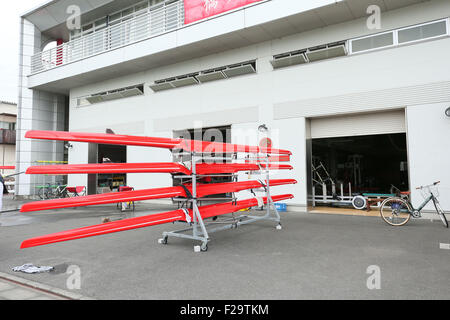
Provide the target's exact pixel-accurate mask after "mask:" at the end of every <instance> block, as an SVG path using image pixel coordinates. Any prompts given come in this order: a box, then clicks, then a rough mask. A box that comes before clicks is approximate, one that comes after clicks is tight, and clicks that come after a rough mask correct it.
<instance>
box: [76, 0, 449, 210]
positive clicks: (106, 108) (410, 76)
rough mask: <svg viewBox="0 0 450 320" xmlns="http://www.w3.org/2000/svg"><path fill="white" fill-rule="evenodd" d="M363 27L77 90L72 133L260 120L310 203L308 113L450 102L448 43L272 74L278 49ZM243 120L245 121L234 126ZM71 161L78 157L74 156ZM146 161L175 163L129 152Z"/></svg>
mask: <svg viewBox="0 0 450 320" xmlns="http://www.w3.org/2000/svg"><path fill="white" fill-rule="evenodd" d="M434 3H436V2H434ZM440 3H441V4H442V6H441V7H440V6H433V5H432V3H431V2H430V3H427V4H423V5H420V6H417V7H416V6H412V7H409V8H406V9H405V10H400V11H399V12H397V13H395V12H391V13H388V14H386V15H385V16H384V17H383V21H384V22H383V27H384V28H386V29H388V28H390V27H400V26H406V25H409V24H414V23H418V22H425V21H430V20H433V19H436V18H439V17H442V16H445V15H447V16H448V15H450V10H449V8H450V6H449V5H448V3H444V2H440ZM439 9H441V10H439ZM420 19H423V20H422V21H420ZM364 22H365V20H364V19H363V20H357V21H352V22H349V23H344V24H339V25H334V26H330V27H327V28H323V29H318V30H313V31H310V32H306V33H303V34H298V35H294V36H291V37H287V38H283V39H278V40H275V41H270V42H264V43H260V44H258V45H252V46H248V47H245V48H240V49H235V50H230V51H226V52H222V53H219V54H214V55H210V56H207V57H203V58H201V59H194V60H188V61H185V62H183V63H178V64H174V65H170V66H165V67H161V68H157V69H154V70H149V71H142V72H139V73H136V74H133V75H129V76H126V77H120V78H116V79H106V80H105V81H103V82H98V83H96V84H94V85H86V86H81V87H77V88H73V89H72V90H71V93H70V130H75V131H86V132H105V131H104V130H105V129H106V128H111V129H113V130H114V131H115V132H117V133H128V134H144V135H148V136H163V137H164V136H167V137H170V136H171V131H172V130H179V129H188V128H193V126H194V122H195V119H202V121H203V126H204V127H209V126H221V125H230V124H233V131H235V130H237V129H245V128H247V129H249V128H253V130H254V129H255V128H257V126H258V125H259V124H262V123H266V124H267V125H268V126H269V127H271V128H272V129H273V130H277V131H278V133H279V137H280V139H279V142H278V143H277V144H276V147H280V148H285V149H290V150H292V151H293V152H294V156H293V162H292V164H293V165H294V167H295V170H296V171H294V172H293V175H294V176H295V178H297V179H298V180H299V184H298V185H296V186H294V187H292V188H291V187H286V188H287V189H285V190H288V191H289V192H293V193H294V194H295V195H296V199H294V200H292V201H291V203H295V204H297V205H300V206H303V205H306V163H305V159H304V158H305V145H304V144H305V117H316V116H326V115H336V114H345V113H358V112H370V111H378V110H388V109H398V108H404V107H405V106H410V108H411V107H412V106H414V105H423V104H424V103H440V102H444V101H450V89H449V88H450V74H449V72H448V70H450V60H449V59H448V52H450V39H449V38H445V39H440V40H435V41H429V42H423V43H419V44H415V45H410V46H403V47H401V48H394V49H387V50H380V51H377V52H372V53H367V54H360V55H356V56H349V57H342V58H337V59H330V60H327V61H323V62H317V63H311V64H307V65H300V66H294V67H289V68H285V69H280V70H273V69H272V67H271V65H270V63H269V61H270V60H271V58H272V55H273V54H275V53H281V52H284V51H291V50H296V49H301V48H305V47H308V46H313V45H317V44H322V43H327V42H330V41H336V40H343V39H346V38H348V37H351V36H353V37H355V36H358V35H361V34H364V33H367V32H368V31H367V29H366V28H365V23H364ZM250 59H257V69H258V73H257V74H256V75H255V74H252V75H245V76H241V77H237V78H234V79H226V80H220V81H214V82H211V83H206V84H201V85H198V86H190V87H183V88H178V89H173V90H169V91H164V92H159V93H154V92H153V91H152V90H151V89H149V87H148V85H149V84H152V83H153V81H154V80H157V79H161V78H166V77H170V76H177V75H181V74H186V73H189V72H195V71H199V70H204V69H208V68H211V67H218V66H223V65H227V64H232V63H237V62H242V61H247V60H250ZM138 83H144V84H145V94H144V95H143V96H138V97H133V98H128V99H121V100H116V101H110V102H105V103H99V104H95V105H91V106H88V107H82V108H78V107H76V99H77V98H78V97H82V96H86V95H89V94H93V93H98V92H102V91H107V90H112V89H115V88H121V87H126V86H129V85H135V84H138ZM242 110H246V111H245V112H243V111H242ZM252 110H253V111H252ZM249 112H250V115H251V114H252V112H253V113H254V115H253V119H251V117H249ZM211 113H216V114H220V117H210V116H208V115H211ZM240 116H242V118H243V119H244V120H242V121H239V118H240ZM171 123H173V124H174V125H173V127H170V125H171ZM161 124H164V125H161ZM175 124H176V125H175ZM180 126H184V127H183V128H181V127H180ZM408 126H409V127H408V132H411V130H414V129H412V128H414V126H415V124H414V123H411V124H408ZM410 126H411V127H410ZM441 129H442V130H444V128H441ZM419 132H420V131H419ZM445 132H447V131H445ZM445 132H444V134H439V133H437V135H439V137H440V138H439V139H440V140H442V139H444V138H443V137H445ZM233 139H234V141H236V140H235V138H233ZM416 139H417V137H415V136H410V137H409V143H410V144H414V143H415V142H414V141H415V140H416ZM254 142H257V139H254ZM249 143H250V142H249ZM442 143H446V142H442ZM72 152H75V151H73V150H71V151H70V153H72ZM410 152H412V151H410ZM412 155H414V153H412ZM83 156H84V157H86V159H87V154H86V155H83V154H82V155H81V157H83ZM410 157H411V155H410ZM413 158H414V157H412V158H411V159H413ZM70 159H75V158H73V157H72V156H71V158H70ZM78 160H80V161H83V159H78ZM142 161H151V162H155V161H171V157H170V153H169V152H168V151H166V150H159V151H155V150H143V149H140V148H133V147H130V148H128V162H142ZM413 163H414V162H413ZM444 168H445V166H443V167H440V168H439V169H436V170H439V171H440V172H443V171H444ZM414 170H417V171H421V170H423V169H421V166H417V167H415V168H411V172H413V171H414ZM418 174H423V173H420V172H419V173H418ZM290 176H291V175H289V176H286V177H290ZM411 180H412V181H411V182H412V183H415V182H416V181H417V179H416V178H414V177H411ZM419 180H420V179H419ZM128 181H129V184H130V185H132V186H134V187H136V188H144V187H145V188H148V187H152V186H167V185H168V184H170V180H168V179H167V178H166V177H163V176H161V177H159V176H149V175H130V176H129V180H128ZM283 188H284V187H283ZM283 188H280V189H278V190H277V193H278V191H284V190H283ZM447 206H448V205H447Z"/></svg>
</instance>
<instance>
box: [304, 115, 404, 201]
mask: <svg viewBox="0 0 450 320" xmlns="http://www.w3.org/2000/svg"><path fill="white" fill-rule="evenodd" d="M311 138H312V139H311V155H310V156H311V171H312V172H311V183H310V188H312V190H310V194H309V198H310V204H311V205H312V206H313V207H321V206H322V207H323V206H325V207H335V208H348V209H356V207H358V209H359V210H363V209H364V210H367V209H368V210H370V206H377V205H378V204H379V202H377V200H378V199H379V200H383V199H384V198H385V197H387V196H389V195H391V194H392V193H393V191H394V190H393V188H392V186H395V187H396V188H398V189H400V190H408V189H409V181H408V154H407V143H406V126H405V116H404V111H403V110H395V111H388V112H383V113H370V114H361V115H349V116H340V117H329V118H319V119H312V120H311ZM356 196H363V197H364V198H365V199H366V202H367V203H365V204H364V206H355V204H354V199H355V197H356Z"/></svg>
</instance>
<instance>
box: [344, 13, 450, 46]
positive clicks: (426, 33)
mask: <svg viewBox="0 0 450 320" xmlns="http://www.w3.org/2000/svg"><path fill="white" fill-rule="evenodd" d="M448 24H449V20H448V19H444V20H438V21H433V22H429V23H423V24H420V25H415V26H411V27H406V28H402V29H397V30H392V31H389V32H384V33H378V34H375V35H371V36H367V37H362V38H357V39H352V40H349V42H350V53H359V52H366V51H371V50H376V49H381V48H387V47H392V46H399V45H402V44H407V43H412V42H417V41H423V40H427V39H435V38H440V37H443V36H448V35H449V27H448Z"/></svg>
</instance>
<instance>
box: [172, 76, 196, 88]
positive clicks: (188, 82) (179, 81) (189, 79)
mask: <svg viewBox="0 0 450 320" xmlns="http://www.w3.org/2000/svg"><path fill="white" fill-rule="evenodd" d="M171 84H172V85H173V86H174V87H176V88H180V87H185V86H192V85H196V84H198V80H197V79H195V77H194V76H193V75H190V76H182V77H178V78H176V79H175V80H174V81H172V82H171Z"/></svg>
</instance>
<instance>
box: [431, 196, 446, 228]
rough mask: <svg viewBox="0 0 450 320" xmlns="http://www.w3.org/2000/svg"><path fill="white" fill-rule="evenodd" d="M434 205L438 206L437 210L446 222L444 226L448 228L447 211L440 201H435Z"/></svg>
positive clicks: (443, 221)
mask: <svg viewBox="0 0 450 320" xmlns="http://www.w3.org/2000/svg"><path fill="white" fill-rule="evenodd" d="M434 207H435V208H436V211H437V213H438V216H439V217H440V218H441V220H442V223H443V224H444V226H445V227H446V228H448V221H447V218H446V217H445V213H444V210H442V207H441V205H440V204H439V202H436V201H434Z"/></svg>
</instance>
